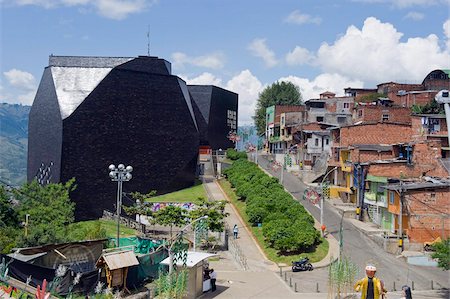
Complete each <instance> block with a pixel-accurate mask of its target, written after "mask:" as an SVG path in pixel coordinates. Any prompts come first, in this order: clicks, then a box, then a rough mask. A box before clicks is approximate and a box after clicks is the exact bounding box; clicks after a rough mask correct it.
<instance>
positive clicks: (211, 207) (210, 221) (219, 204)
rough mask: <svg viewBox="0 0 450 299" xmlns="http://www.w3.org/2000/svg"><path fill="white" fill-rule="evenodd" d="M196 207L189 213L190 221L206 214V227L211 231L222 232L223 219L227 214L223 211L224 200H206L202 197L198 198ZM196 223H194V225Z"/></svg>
mask: <svg viewBox="0 0 450 299" xmlns="http://www.w3.org/2000/svg"><path fill="white" fill-rule="evenodd" d="M198 201H199V203H198V204H197V208H196V209H195V210H192V211H191V212H190V213H189V218H190V219H191V221H194V220H195V219H198V218H200V217H204V216H208V218H207V219H206V220H205V221H206V224H207V226H208V229H209V230H211V231H213V232H222V231H223V229H224V223H223V219H224V218H225V217H227V216H228V215H229V213H227V212H225V204H226V202H225V201H207V200H206V199H204V198H203V197H199V198H198ZM196 224H197V223H195V224H194V226H195V225H196Z"/></svg>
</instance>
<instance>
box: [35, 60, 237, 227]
mask: <svg viewBox="0 0 450 299" xmlns="http://www.w3.org/2000/svg"><path fill="white" fill-rule="evenodd" d="M202 88H207V87H204V86H201V87H196V86H194V87H189V89H188V87H187V86H186V83H185V82H184V81H183V80H181V79H180V78H179V77H177V76H175V75H172V74H171V65H170V63H169V62H167V61H165V60H163V59H160V58H157V57H149V56H143V57H142V56H140V57H137V58H128V57H126V58H110V57H67V56H50V58H49V66H48V67H46V68H45V70H44V74H43V76H42V79H41V82H40V85H39V89H38V91H37V94H36V97H35V99H34V103H33V106H32V108H31V112H30V116H29V141H28V180H29V181H31V180H33V179H34V178H37V179H38V180H39V181H40V182H41V183H46V182H65V181H67V180H69V179H71V178H72V177H75V179H76V184H77V189H76V190H75V191H74V192H73V193H72V194H71V199H72V200H73V201H74V202H75V203H76V212H75V217H76V219H77V220H85V219H93V218H98V217H100V216H101V215H102V212H103V210H104V209H109V210H112V209H114V206H115V204H116V192H117V185H116V184H115V183H114V182H112V181H111V180H110V178H109V176H108V173H109V170H108V166H109V165H110V164H115V165H117V164H119V163H123V164H125V165H131V166H133V168H134V170H133V173H132V174H133V179H132V180H131V181H129V182H126V183H124V185H123V188H124V191H128V192H131V191H139V192H143V193H147V192H149V191H151V190H157V191H158V192H159V193H166V192H171V191H174V190H178V189H181V188H184V187H187V186H190V185H192V184H193V182H194V180H195V173H196V168H197V160H198V149H199V145H200V134H204V132H208V134H207V135H204V136H207V138H208V141H209V142H210V143H211V144H214V146H216V145H217V146H219V147H222V148H226V141H228V139H227V138H226V133H227V132H225V131H226V130H225V126H226V121H227V120H226V118H227V113H228V112H227V111H226V110H227V109H228V108H227V107H228V104H227V105H226V106H222V104H221V103H220V101H222V99H223V101H225V102H227V101H230V97H229V94H231V93H230V92H227V91H225V90H222V89H219V88H215V87H214V88H211V90H212V97H210V98H212V99H214V100H210V101H209V102H208V101H203V100H199V101H198V103H199V104H200V107H198V106H197V105H198V104H197V101H193V100H192V99H191V95H190V94H192V96H193V97H194V98H195V95H197V94H198V92H196V91H197V90H199V89H202ZM232 97H233V101H235V102H234V104H233V105H234V106H233V107H234V108H235V109H234V111H235V112H236V111H237V95H236V94H233V95H232ZM208 103H209V104H208ZM208 105H209V106H210V107H209V108H208V109H209V116H208V117H205V115H206V114H205V111H206V110H208V109H205V107H206V106H208ZM216 114H217V116H215V115H216ZM236 117H237V115H236ZM197 119H198V121H197ZM221 122H224V123H225V126H224V125H221V124H220V123H221ZM236 124H237V123H236ZM209 125H211V126H213V128H209V127H208V126H209ZM214 130H216V131H214ZM199 131H200V132H199ZM222 131H223V132H222ZM228 131H229V129H228ZM209 132H214V133H211V134H209ZM215 132H220V134H222V133H223V134H224V135H220V137H219V138H216V137H215V136H214V134H215ZM220 139H222V140H220ZM124 204H132V202H127V201H126V199H124Z"/></svg>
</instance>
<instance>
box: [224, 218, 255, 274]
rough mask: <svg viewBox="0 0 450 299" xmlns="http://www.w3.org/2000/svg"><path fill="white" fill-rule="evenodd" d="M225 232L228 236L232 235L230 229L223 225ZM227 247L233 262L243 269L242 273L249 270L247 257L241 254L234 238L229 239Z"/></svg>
mask: <svg viewBox="0 0 450 299" xmlns="http://www.w3.org/2000/svg"><path fill="white" fill-rule="evenodd" d="M225 230H226V231H227V232H228V235H231V234H232V231H231V229H230V227H229V226H228V225H227V224H225ZM228 241H229V243H228V244H229V247H228V250H229V251H230V253H231V254H232V256H233V258H234V260H235V261H236V262H237V263H238V264H239V265H240V266H241V267H242V269H244V271H247V270H248V269H249V267H248V263H247V257H246V256H245V255H244V253H243V252H242V250H241V248H240V247H239V245H238V244H237V242H236V240H235V239H234V238H229V240H228Z"/></svg>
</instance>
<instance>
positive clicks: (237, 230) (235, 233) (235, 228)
mask: <svg viewBox="0 0 450 299" xmlns="http://www.w3.org/2000/svg"><path fill="white" fill-rule="evenodd" d="M238 233H239V229H238V226H237V224H235V225H234V227H233V236H234V239H237V238H238Z"/></svg>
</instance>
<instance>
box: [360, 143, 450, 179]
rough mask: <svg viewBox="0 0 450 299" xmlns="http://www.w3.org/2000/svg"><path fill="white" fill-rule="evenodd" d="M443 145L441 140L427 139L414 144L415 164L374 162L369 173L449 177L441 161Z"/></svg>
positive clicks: (390, 175)
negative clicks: (441, 145)
mask: <svg viewBox="0 0 450 299" xmlns="http://www.w3.org/2000/svg"><path fill="white" fill-rule="evenodd" d="M439 158H441V147H440V143H439V141H427V142H423V143H417V144H415V145H414V146H413V165H406V162H395V163H394V162H392V163H384V164H372V165H370V166H369V173H370V174H372V175H376V176H384V177H391V178H400V177H402V176H403V177H408V178H418V177H420V176H421V175H422V174H423V173H425V175H427V176H436V177H448V176H449V173H448V172H447V171H446V169H445V168H444V167H443V166H442V164H441V163H440V162H439V160H438V159H439Z"/></svg>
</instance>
